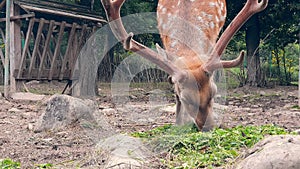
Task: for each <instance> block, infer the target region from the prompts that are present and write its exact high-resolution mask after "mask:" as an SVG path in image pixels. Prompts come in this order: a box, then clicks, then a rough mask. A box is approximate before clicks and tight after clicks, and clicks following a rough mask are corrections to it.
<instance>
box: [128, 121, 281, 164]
mask: <svg viewBox="0 0 300 169" xmlns="http://www.w3.org/2000/svg"><path fill="white" fill-rule="evenodd" d="M278 134H287V132H286V131H285V130H284V129H283V128H280V127H277V126H274V125H265V126H237V127H234V128H231V129H214V130H213V131H211V132H205V133H204V132H198V131H197V128H196V127H195V126H194V125H193V126H191V125H188V126H184V127H178V126H172V125H166V126H163V127H158V128H155V129H153V130H150V131H147V132H136V133H133V134H132V135H133V136H135V137H141V138H144V139H145V140H146V141H147V142H149V144H150V145H152V146H153V150H154V151H158V152H161V151H165V152H167V153H165V154H168V156H167V157H163V159H162V162H163V163H164V164H165V165H166V166H167V167H168V168H176V169H177V168H182V169H184V168H204V167H208V168H213V167H217V166H222V165H225V164H228V163H230V162H232V161H233V160H234V159H235V158H236V157H237V156H238V155H239V150H241V149H242V148H249V147H251V146H253V145H254V144H255V143H257V142H258V141H260V140H261V139H262V138H263V137H264V136H265V135H278Z"/></svg>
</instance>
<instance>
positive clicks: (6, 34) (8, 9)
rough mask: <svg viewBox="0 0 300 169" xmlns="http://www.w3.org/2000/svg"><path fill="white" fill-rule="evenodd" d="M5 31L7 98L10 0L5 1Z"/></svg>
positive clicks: (5, 91) (6, 90) (5, 87)
mask: <svg viewBox="0 0 300 169" xmlns="http://www.w3.org/2000/svg"><path fill="white" fill-rule="evenodd" d="M5 18H6V27H5V29H6V31H5V59H4V97H6V98H8V96H9V89H8V82H9V56H10V0H7V2H6V17H5Z"/></svg>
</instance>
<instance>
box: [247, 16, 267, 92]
mask: <svg viewBox="0 0 300 169" xmlns="http://www.w3.org/2000/svg"><path fill="white" fill-rule="evenodd" d="M246 26H247V27H246V46H247V64H248V65H247V69H248V72H247V77H248V78H247V84H248V85H250V86H262V85H263V83H264V78H262V77H261V76H262V73H261V67H260V58H259V50H258V48H259V41H260V37H259V31H260V30H259V22H258V15H254V16H253V17H252V18H250V19H249V21H248V22H247V24H246Z"/></svg>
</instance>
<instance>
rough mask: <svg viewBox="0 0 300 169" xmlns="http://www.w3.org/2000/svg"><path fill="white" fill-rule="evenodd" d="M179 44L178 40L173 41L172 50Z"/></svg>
mask: <svg viewBox="0 0 300 169" xmlns="http://www.w3.org/2000/svg"><path fill="white" fill-rule="evenodd" d="M177 43H178V41H177V40H174V41H172V43H171V48H174V47H175V46H176V45H177Z"/></svg>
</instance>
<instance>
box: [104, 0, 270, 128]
mask: <svg viewBox="0 0 300 169" xmlns="http://www.w3.org/2000/svg"><path fill="white" fill-rule="evenodd" d="M124 2H125V0H101V3H102V5H103V7H104V10H105V13H106V17H107V19H108V23H109V26H110V28H111V30H112V32H113V34H114V36H115V37H116V38H117V39H118V40H119V41H120V42H121V43H122V44H123V47H124V49H125V50H129V51H132V52H135V53H137V54H138V55H140V56H142V57H144V58H146V59H148V60H149V61H150V62H152V63H154V64H156V65H157V66H159V67H160V68H161V69H162V70H164V71H165V72H166V73H168V74H169V77H170V78H169V81H170V82H171V83H172V84H174V90H175V100H176V124H178V125H184V124H187V123H188V122H190V121H192V122H193V123H194V124H195V125H196V126H197V128H198V129H199V131H202V130H203V131H207V130H211V129H213V128H215V127H218V126H216V123H215V122H214V112H213V104H214V97H215V95H216V93H217V87H216V84H215V82H214V80H213V74H214V72H215V71H216V70H218V69H223V68H232V67H236V66H238V65H240V64H241V63H242V62H243V59H244V55H245V52H244V51H241V52H240V54H239V56H238V57H237V58H236V59H233V60H226V61H225V60H221V57H222V54H223V52H224V50H225V48H226V47H227V45H228V43H229V42H230V40H231V39H232V37H233V36H234V34H235V33H236V32H237V31H238V30H239V29H240V28H241V27H242V25H243V24H244V23H245V22H246V21H247V20H248V19H249V18H250V17H251V16H252V15H254V14H256V13H258V12H261V11H262V10H264V9H265V8H266V7H267V4H268V0H261V1H259V0H247V2H246V4H245V5H244V7H243V8H242V10H241V11H240V12H239V13H238V14H237V15H236V17H235V18H234V19H233V20H232V22H231V23H230V24H229V25H228V27H227V28H226V29H225V30H224V31H223V33H222V35H221V36H220V37H219V33H220V31H221V29H222V28H223V26H224V23H225V18H226V15H227V11H226V10H227V9H226V2H225V0H159V2H158V5H157V22H158V30H159V33H160V36H161V40H162V44H163V47H164V48H162V47H160V46H159V45H158V44H156V50H153V49H151V48H149V47H146V46H144V45H143V44H141V43H139V42H137V41H136V40H134V39H133V36H134V34H133V33H132V32H130V33H127V31H126V30H125V28H124V25H123V23H122V19H121V16H120V9H121V7H122V5H123V4H124ZM199 46H200V47H199ZM185 117H190V119H189V118H185ZM186 119H188V120H186Z"/></svg>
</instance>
